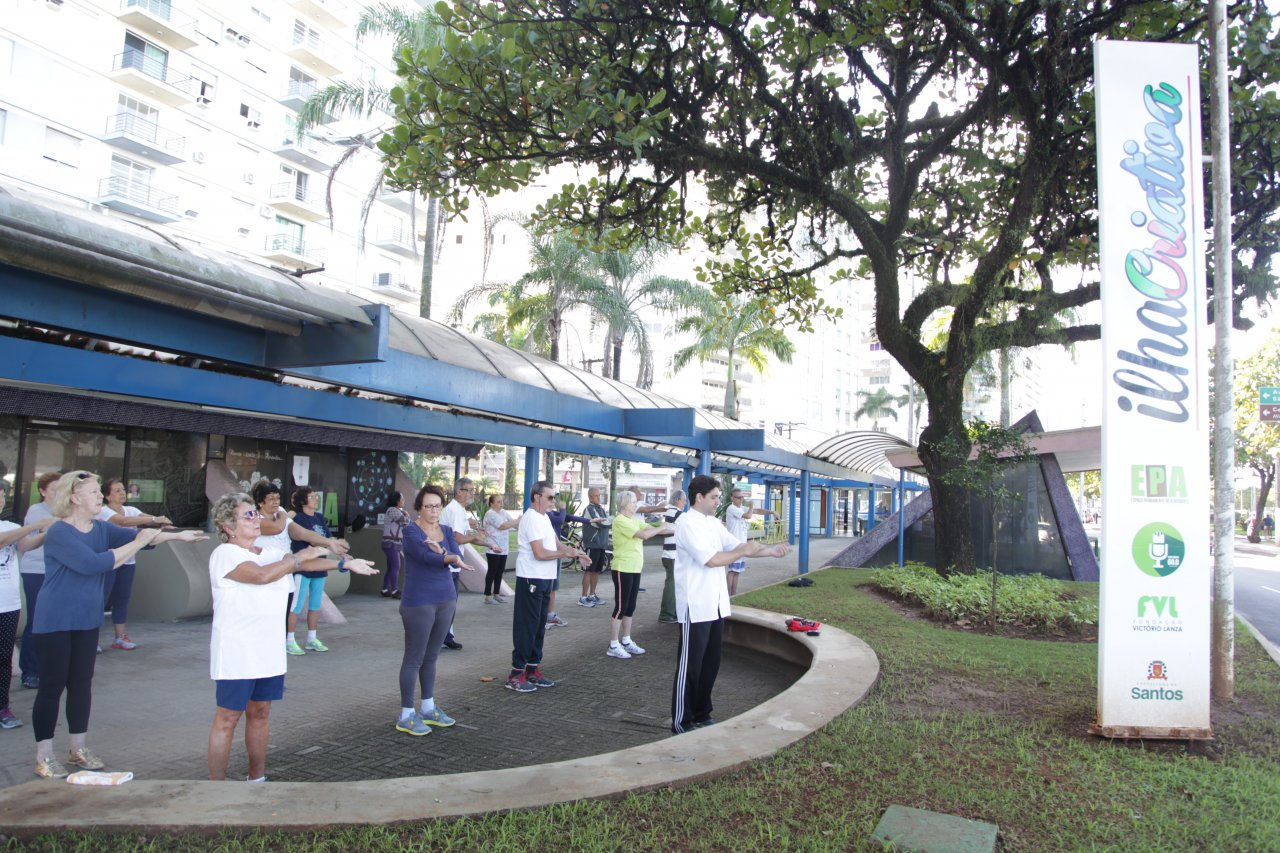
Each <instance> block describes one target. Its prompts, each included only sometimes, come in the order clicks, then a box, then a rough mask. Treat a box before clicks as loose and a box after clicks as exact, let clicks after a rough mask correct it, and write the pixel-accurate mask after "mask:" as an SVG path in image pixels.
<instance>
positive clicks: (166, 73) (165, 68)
mask: <svg viewBox="0 0 1280 853" xmlns="http://www.w3.org/2000/svg"><path fill="white" fill-rule="evenodd" d="M126 69H132V70H134V71H137V72H139V73H141V74H145V75H146V76H148V77H150V78H152V79H154V80H159V81H160V82H161V83H164V84H166V85H168V86H172V87H173V88H175V89H178V90H179V91H182V92H186V93H188V94H190V93H191V89H192V83H193V82H194V78H192V77H191V76H189V75H187V74H179V73H177V72H175V71H174V70H173V69H172V68H170V67H169V63H168V61H167V60H164V59H157V58H155V57H153V56H147V55H146V54H145V53H143V52H142V51H140V50H126V51H125V52H124V53H120V54H116V56H115V59H114V60H113V61H112V63H111V70H112V71H124V70H126Z"/></svg>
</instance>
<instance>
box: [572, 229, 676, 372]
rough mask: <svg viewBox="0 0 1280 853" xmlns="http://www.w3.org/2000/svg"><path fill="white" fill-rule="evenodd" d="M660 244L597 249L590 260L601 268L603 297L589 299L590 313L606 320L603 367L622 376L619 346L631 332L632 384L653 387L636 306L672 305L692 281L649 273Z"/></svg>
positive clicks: (666, 307)
mask: <svg viewBox="0 0 1280 853" xmlns="http://www.w3.org/2000/svg"><path fill="white" fill-rule="evenodd" d="M663 254H665V252H664V250H662V249H661V248H659V247H658V246H657V245H656V244H646V245H642V246H637V247H634V248H631V249H614V250H606V251H602V252H598V253H596V255H595V265H596V267H597V268H598V269H599V271H600V272H601V273H603V274H604V282H605V286H606V288H607V290H608V298H607V299H605V300H603V301H601V302H597V303H595V304H593V305H592V310H593V312H594V313H595V315H596V316H597V317H598V318H600V320H601V321H602V322H604V323H605V324H606V325H607V326H608V330H609V331H608V339H607V340H606V342H605V353H604V356H605V363H604V373H605V375H606V376H612V377H613V378H614V379H617V380H619V381H621V379H622V348H623V345H624V343H625V342H626V338H627V335H628V334H629V333H631V334H634V335H635V337H636V344H637V346H636V354H637V356H638V357H639V359H640V368H639V371H638V373H637V375H636V387H637V388H651V387H653V351H652V349H651V348H650V347H649V336H648V333H647V332H646V331H645V328H644V323H643V321H642V319H641V317H640V314H639V312H640V309H642V308H644V307H653V308H657V309H658V310H661V311H668V312H669V311H673V310H676V307H677V306H678V305H679V304H681V302H682V301H684V300H686V299H687V298H689V297H691V296H692V295H693V293H694V285H692V284H690V283H689V282H687V281H685V280H684V279H679V278H671V277H669V276H665V275H657V276H650V275H649V273H650V272H651V271H652V270H653V268H654V267H655V266H656V265H657V263H658V261H659V260H661V258H662V256H663Z"/></svg>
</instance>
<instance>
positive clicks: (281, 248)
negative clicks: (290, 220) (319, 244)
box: [265, 234, 320, 262]
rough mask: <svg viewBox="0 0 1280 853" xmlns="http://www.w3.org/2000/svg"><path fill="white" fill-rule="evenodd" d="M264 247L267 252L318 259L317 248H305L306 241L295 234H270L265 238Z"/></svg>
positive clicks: (312, 259)
mask: <svg viewBox="0 0 1280 853" xmlns="http://www.w3.org/2000/svg"><path fill="white" fill-rule="evenodd" d="M265 249H266V252H267V253H268V254H271V253H283V254H288V255H293V256H294V257H296V258H305V259H306V260H308V261H317V262H318V261H319V260H320V255H319V252H318V250H316V249H315V248H307V243H306V241H305V240H303V239H302V237H300V236H298V235H295V234H272V235H271V236H270V237H268V238H267V242H266V246H265Z"/></svg>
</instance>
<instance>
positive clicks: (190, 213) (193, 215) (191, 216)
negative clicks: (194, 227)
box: [184, 210, 200, 219]
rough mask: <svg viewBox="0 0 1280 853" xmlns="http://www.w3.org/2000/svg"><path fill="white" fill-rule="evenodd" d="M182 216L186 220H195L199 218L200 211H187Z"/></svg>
mask: <svg viewBox="0 0 1280 853" xmlns="http://www.w3.org/2000/svg"><path fill="white" fill-rule="evenodd" d="M184 215H185V216H186V217H187V218H188V219H196V218H198V217H199V216H200V211H198V210H188V211H187V212H186V214H184Z"/></svg>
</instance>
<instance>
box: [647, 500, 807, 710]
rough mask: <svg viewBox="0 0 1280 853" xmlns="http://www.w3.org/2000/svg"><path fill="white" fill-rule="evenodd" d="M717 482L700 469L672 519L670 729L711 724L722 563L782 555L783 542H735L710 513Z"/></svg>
mask: <svg viewBox="0 0 1280 853" xmlns="http://www.w3.org/2000/svg"><path fill="white" fill-rule="evenodd" d="M719 505H720V484H719V483H718V482H716V479H715V478H714V477H708V476H706V475H705V474H700V475H698V476H697V477H694V478H693V480H692V481H690V483H689V511H688V512H685V513H684V515H682V516H680V519H679V520H678V521H677V522H676V535H675V540H676V567H675V578H676V618H677V619H678V620H680V643H679V646H678V649H677V658H678V663H677V664H676V678H675V684H674V685H673V686H672V690H671V731H673V732H675V733H676V734H680V733H682V732H687V731H689V730H690V729H698V728H702V727H703V726H710V725H714V724H715V720H713V719H711V710H712V705H711V689H712V688H713V687H714V686H715V683H716V675H717V674H718V673H719V671H720V650H721V646H722V645H723V642H724V620H725V617H727V616H728V615H729V589H728V587H727V585H726V583H725V573H724V571H722V569H723V568H724V567H725V566H728V565H729V564H731V563H733V562H734V561H735V560H740V559H742V558H743V557H785V556H786V555H787V546H786V544H785V543H781V544H778V545H774V546H771V547H768V548H766V547H765V546H763V545H761V544H760V543H759V542H750V541H748V542H741V541H739V540H738V538H737V537H735V536H734V535H733V534H731V533H730V532H729V531H728V530H726V529H725V527H724V525H723V524H721V523H720V521H719V519H717V518H716V517H715V512H716V507H717V506H719Z"/></svg>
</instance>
